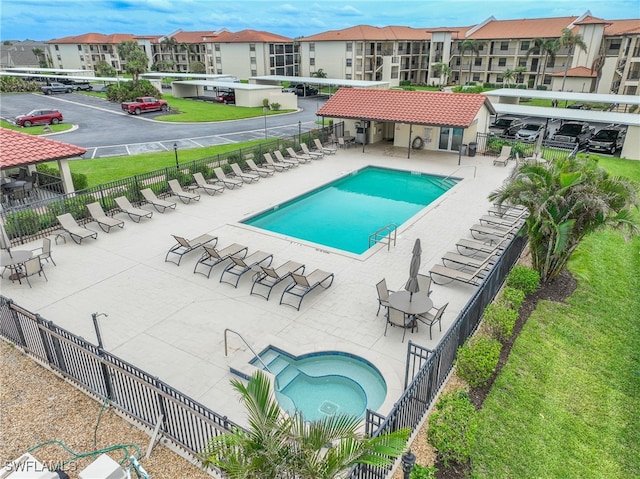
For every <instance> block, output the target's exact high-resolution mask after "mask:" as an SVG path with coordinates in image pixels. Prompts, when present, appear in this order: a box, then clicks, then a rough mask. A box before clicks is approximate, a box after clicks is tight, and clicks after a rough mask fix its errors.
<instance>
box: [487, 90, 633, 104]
mask: <svg viewBox="0 0 640 479" xmlns="http://www.w3.org/2000/svg"><path fill="white" fill-rule="evenodd" d="M484 94H485V95H487V96H489V97H494V96H497V97H505V98H541V99H546V100H568V101H587V102H598V103H619V104H623V105H640V96H637V95H611V94H602V93H580V92H572V91H543V90H522V89H519V88H500V89H498V90H491V91H487V92H484Z"/></svg>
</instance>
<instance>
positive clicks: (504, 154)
mask: <svg viewBox="0 0 640 479" xmlns="http://www.w3.org/2000/svg"><path fill="white" fill-rule="evenodd" d="M511 148H512V147H511V146H506V145H505V146H503V147H502V150H500V155H498V157H497V158H496V159H495V160H493V164H494V166H495V165H502V166H507V161H509V160H510V159H511Z"/></svg>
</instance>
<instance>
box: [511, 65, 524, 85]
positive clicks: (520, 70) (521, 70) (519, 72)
mask: <svg viewBox="0 0 640 479" xmlns="http://www.w3.org/2000/svg"><path fill="white" fill-rule="evenodd" d="M513 71H514V72H515V74H516V83H522V81H523V80H524V75H523V73H524V72H526V71H527V67H525V66H519V67H516V69H515V70H513Z"/></svg>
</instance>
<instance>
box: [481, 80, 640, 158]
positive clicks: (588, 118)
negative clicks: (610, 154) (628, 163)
mask: <svg viewBox="0 0 640 479" xmlns="http://www.w3.org/2000/svg"><path fill="white" fill-rule="evenodd" d="M485 95H487V96H488V97H490V98H491V100H492V104H493V106H494V108H495V110H496V113H497V114H498V115H517V116H528V117H534V118H541V119H544V120H545V121H548V120H552V119H563V120H572V121H585V122H588V123H589V122H591V123H593V122H596V123H608V124H616V125H623V126H626V127H627V135H626V139H625V142H624V146H623V147H622V151H621V152H620V156H621V157H623V158H633V159H638V157H639V155H638V152H639V151H640V115H638V114H637V113H626V111H628V109H629V107H631V106H633V105H635V106H636V107H638V106H640V97H638V96H633V95H606V94H596V93H577V92H561V91H541V90H521V89H516V88H502V89H500V90H492V91H488V92H486V93H485ZM522 98H537V99H547V100H557V101H558V102H559V103H560V104H562V102H570V101H571V102H588V103H609V104H611V105H617V108H618V109H620V108H622V109H623V112H619V111H599V110H575V109H571V108H561V107H555V108H550V107H541V106H530V105H527V104H521V103H520V102H521V101H522ZM487 127H488V125H487Z"/></svg>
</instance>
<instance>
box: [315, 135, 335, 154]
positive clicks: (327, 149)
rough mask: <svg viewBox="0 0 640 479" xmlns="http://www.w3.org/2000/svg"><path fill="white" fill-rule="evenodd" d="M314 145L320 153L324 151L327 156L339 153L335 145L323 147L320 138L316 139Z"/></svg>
mask: <svg viewBox="0 0 640 479" xmlns="http://www.w3.org/2000/svg"><path fill="white" fill-rule="evenodd" d="M313 143H314V145H316V148H317V149H318V151H322V152H323V153H324V154H325V155H335V154H336V151H338V149H337V148H336V147H335V145H323V144H322V143H321V142H320V140H319V139H318V138H316V139H314V140H313Z"/></svg>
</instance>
